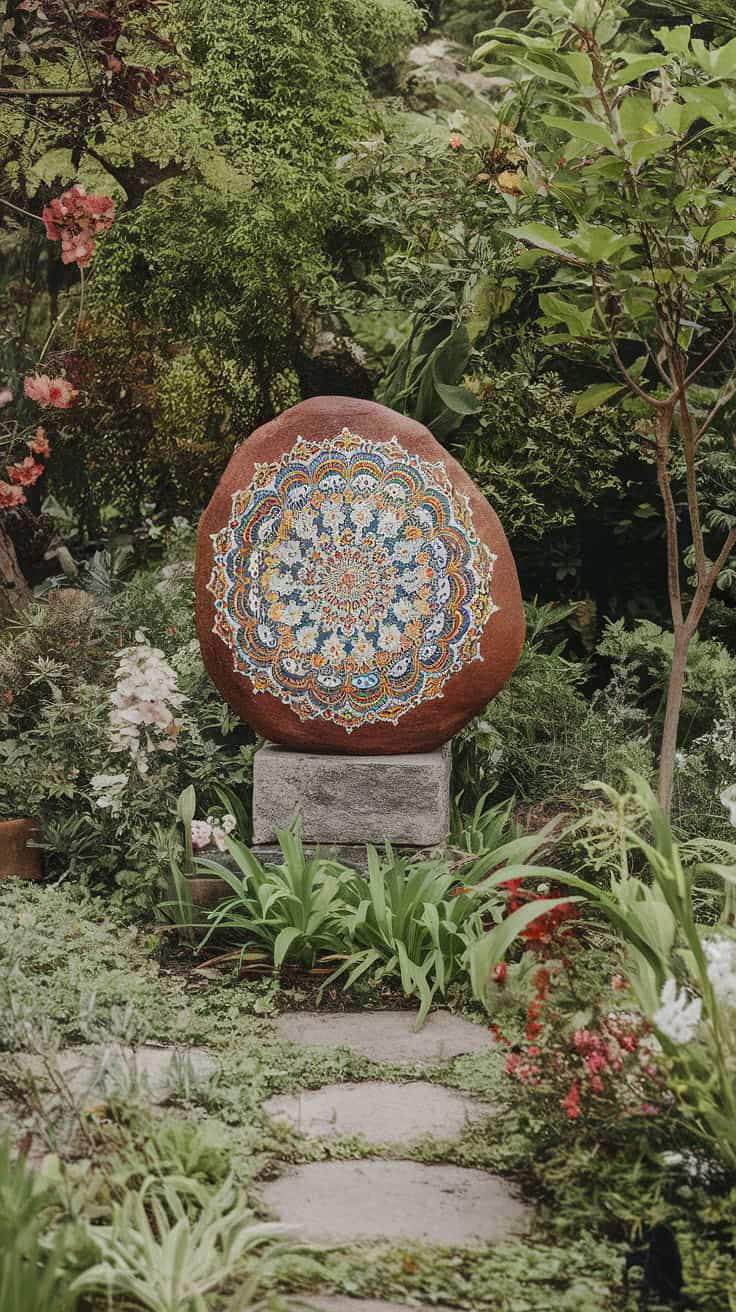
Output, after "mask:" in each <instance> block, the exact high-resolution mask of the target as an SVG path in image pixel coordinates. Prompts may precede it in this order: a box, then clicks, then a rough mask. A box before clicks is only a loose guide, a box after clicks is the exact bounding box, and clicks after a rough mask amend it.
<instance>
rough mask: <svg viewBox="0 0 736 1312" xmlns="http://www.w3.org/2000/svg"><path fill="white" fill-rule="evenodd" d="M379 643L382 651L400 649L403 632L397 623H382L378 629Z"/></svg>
mask: <svg viewBox="0 0 736 1312" xmlns="http://www.w3.org/2000/svg"><path fill="white" fill-rule="evenodd" d="M378 645H379V647H380V648H381V651H399V650H400V648H401V633H400V632H399V630H398V628H397V627H396V625H395V624H382V625H381V627H380V629H379V630H378Z"/></svg>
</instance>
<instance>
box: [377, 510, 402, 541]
mask: <svg viewBox="0 0 736 1312" xmlns="http://www.w3.org/2000/svg"><path fill="white" fill-rule="evenodd" d="M400 523H401V520H400V518H399V516H398V515H397V514H396V511H395V510H382V511H381V513H380V515H379V516H378V532H379V535H380V536H381V537H382V538H393V537H396V533H397V531H398V528H399V524H400Z"/></svg>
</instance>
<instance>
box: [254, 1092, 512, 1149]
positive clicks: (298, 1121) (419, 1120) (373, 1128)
mask: <svg viewBox="0 0 736 1312" xmlns="http://www.w3.org/2000/svg"><path fill="white" fill-rule="evenodd" d="M263 1109H264V1111H265V1112H266V1114H267V1115H268V1116H270V1117H271V1118H272V1119H274V1120H280V1121H287V1122H288V1123H289V1124H290V1125H292V1126H293V1127H294V1129H296V1130H299V1131H300V1132H301V1133H302V1134H304V1135H306V1136H307V1137H308V1138H315V1137H317V1136H322V1135H330V1134H332V1135H339V1136H341V1137H342V1136H352V1135H359V1136H360V1138H361V1139H365V1140H367V1141H368V1142H369V1143H403V1144H405V1145H406V1144H413V1143H417V1142H418V1141H419V1140H421V1139H424V1138H426V1137H427V1136H428V1135H431V1136H433V1137H435V1138H441V1139H454V1138H456V1137H457V1136H458V1135H459V1134H462V1132H463V1130H464V1129H465V1127H466V1126H467V1125H468V1124H469V1123H470V1122H471V1121H477V1120H482V1119H483V1118H484V1117H487V1116H490V1115H492V1113H493V1108H492V1107H491V1106H490V1104H489V1103H483V1102H480V1101H479V1100H478V1099H476V1098H471V1097H469V1096H468V1095H466V1094H462V1093H458V1092H456V1091H455V1090H454V1089H446V1088H443V1087H442V1085H439V1084H428V1083H427V1082H426V1081H425V1080H415V1081H413V1082H412V1083H408V1084H387V1083H383V1082H381V1081H380V1080H365V1081H363V1082H362V1083H359V1084H349V1083H346V1084H328V1085H325V1086H324V1088H321V1089H309V1090H306V1091H302V1092H300V1093H297V1094H291V1095H285V1096H281V1097H276V1098H269V1100H268V1102H266V1103H264V1105H263Z"/></svg>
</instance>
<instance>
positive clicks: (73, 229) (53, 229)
mask: <svg viewBox="0 0 736 1312" xmlns="http://www.w3.org/2000/svg"><path fill="white" fill-rule="evenodd" d="M114 218H115V204H114V202H113V201H112V200H111V199H110V197H109V196H88V195H87V193H86V191H85V190H84V187H80V186H79V185H77V184H75V185H74V186H73V187H70V188H69V190H68V191H65V192H63V193H62V195H61V196H57V197H56V199H55V200H52V201H51V204H50V205H46V207H45V208H44V211H43V221H44V223H45V224H46V236H47V237H48V239H49V241H61V259H62V263H63V264H77V265H78V266H79V268H80V269H83V268H84V266H85V265H86V264H89V262H90V260H91V259H92V256H93V255H94V253H95V249H96V242H95V237H97V235H98V234H99V233H100V232H104V230H105V229H106V228H109V227H111V226H112V223H113V220H114Z"/></svg>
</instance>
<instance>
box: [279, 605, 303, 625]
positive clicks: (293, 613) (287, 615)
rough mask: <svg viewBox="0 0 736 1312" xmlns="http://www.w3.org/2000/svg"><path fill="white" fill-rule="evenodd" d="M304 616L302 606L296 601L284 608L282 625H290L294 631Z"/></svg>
mask: <svg viewBox="0 0 736 1312" xmlns="http://www.w3.org/2000/svg"><path fill="white" fill-rule="evenodd" d="M303 614H304V611H303V610H302V608H301V606H297V604H296V602H295V601H290V602H288V603H287V605H286V606H284V610H283V614H282V616H281V623H282V624H288V625H289V627H290V628H292V629H293V627H294V625H295V624H298V623H299V621H300V620H301V618H302V615H303Z"/></svg>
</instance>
